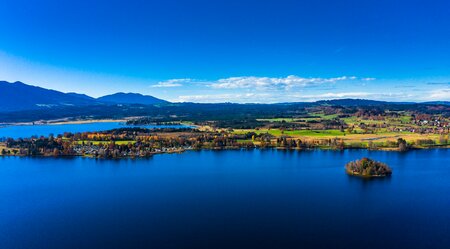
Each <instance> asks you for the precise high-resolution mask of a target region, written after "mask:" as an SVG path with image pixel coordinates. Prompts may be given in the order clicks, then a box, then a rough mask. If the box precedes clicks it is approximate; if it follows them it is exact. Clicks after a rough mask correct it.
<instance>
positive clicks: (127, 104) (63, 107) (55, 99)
mask: <svg viewBox="0 0 450 249" xmlns="http://www.w3.org/2000/svg"><path fill="white" fill-rule="evenodd" d="M319 106H334V107H336V108H341V107H345V108H365V109H371V110H372V109H379V110H404V111H416V110H420V111H421V112H422V113H423V112H425V113H427V112H430V113H444V112H445V113H449V112H450V102H445V101H436V102H427V103H414V102H386V101H377V100H365V99H335V100H321V101H316V102H289V103H278V104H251V103H249V104H233V103H216V104H205V103H203V104H200V103H170V102H168V101H165V100H162V99H158V98H155V97H153V96H146V95H142V94H138V93H115V94H111V95H107V96H103V97H100V98H93V97H90V96H88V95H84V94H79V93H63V92H59V91H55V90H49V89H45V88H42V87H36V86H30V85H27V84H24V83H22V82H15V83H9V82H6V81H0V123H1V122H29V121H36V120H57V119H67V118H70V119H93V118H95V119H109V118H124V117H131V116H151V117H153V118H155V119H156V120H165V121H174V120H180V119H184V120H191V119H202V120H203V119H204V120H209V119H210V118H211V117H216V118H219V119H220V118H224V119H230V118H234V119H236V118H239V119H247V118H249V117H250V116H255V115H256V114H258V115H260V116H261V115H265V116H264V117H278V116H283V115H284V116H286V115H287V116H292V115H296V114H299V113H304V112H305V108H311V107H319Z"/></svg>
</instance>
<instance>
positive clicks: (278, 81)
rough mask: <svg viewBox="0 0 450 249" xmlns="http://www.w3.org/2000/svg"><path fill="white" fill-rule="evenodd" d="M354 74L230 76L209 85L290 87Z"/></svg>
mask: <svg viewBox="0 0 450 249" xmlns="http://www.w3.org/2000/svg"><path fill="white" fill-rule="evenodd" d="M356 79H357V77H355V76H342V77H336V78H303V77H299V76H295V75H289V76H287V77H284V78H271V77H255V76H244V77H230V78H226V79H219V80H217V81H213V82H210V84H209V86H210V87H212V88H216V89H258V90H261V89H280V88H282V89H291V88H294V87H308V86H316V85H321V84H326V83H330V84H333V83H336V82H338V81H346V80H356Z"/></svg>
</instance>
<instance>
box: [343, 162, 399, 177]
mask: <svg viewBox="0 0 450 249" xmlns="http://www.w3.org/2000/svg"><path fill="white" fill-rule="evenodd" d="M345 171H346V172H347V174H349V175H354V176H361V177H383V176H390V175H391V174H392V169H391V168H390V167H389V166H387V165H386V164H384V163H382V162H377V161H374V160H372V159H370V158H367V157H364V158H362V159H361V160H356V161H353V162H349V163H347V164H346V165H345Z"/></svg>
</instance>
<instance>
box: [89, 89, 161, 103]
mask: <svg viewBox="0 0 450 249" xmlns="http://www.w3.org/2000/svg"><path fill="white" fill-rule="evenodd" d="M97 100H98V101H100V102H104V103H115V104H142V105H155V104H166V103H169V102H167V101H165V100H162V99H158V98H155V97H153V96H150V95H143V94H140V93H130V92H129V93H124V92H118V93H114V94H110V95H106V96H103V97H100V98H97Z"/></svg>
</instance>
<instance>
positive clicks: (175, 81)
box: [150, 79, 192, 87]
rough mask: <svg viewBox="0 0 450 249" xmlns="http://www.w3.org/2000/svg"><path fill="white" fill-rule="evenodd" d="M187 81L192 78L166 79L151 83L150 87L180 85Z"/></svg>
mask: <svg viewBox="0 0 450 249" xmlns="http://www.w3.org/2000/svg"><path fill="white" fill-rule="evenodd" d="M187 82H192V79H171V80H166V81H160V82H158V83H157V84H155V85H151V86H150V87H180V86H183V84H184V83H187Z"/></svg>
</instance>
